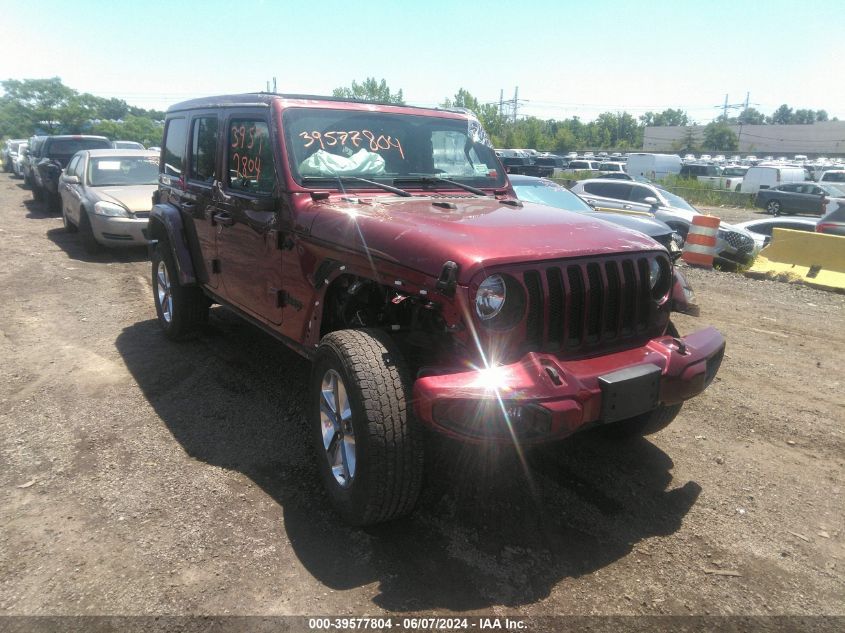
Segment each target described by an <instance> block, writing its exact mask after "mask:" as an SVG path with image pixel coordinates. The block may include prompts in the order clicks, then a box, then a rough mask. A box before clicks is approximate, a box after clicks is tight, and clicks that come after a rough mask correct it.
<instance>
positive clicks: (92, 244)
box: [62, 209, 103, 255]
mask: <svg viewBox="0 0 845 633" xmlns="http://www.w3.org/2000/svg"><path fill="white" fill-rule="evenodd" d="M62 215H63V216H64V214H62ZM68 224H70V222H68ZM68 230H70V229H68ZM79 241H80V242H82V248H84V249H85V252H86V253H88V254H89V255H96V254H97V253H100V252H102V250H103V245H102V244H100V243H99V242H98V241H97V238H96V237H95V236H94V229H93V227H92V226H91V220H90V219H89V218H88V212H87V211H86V210H85V209H80V211H79Z"/></svg>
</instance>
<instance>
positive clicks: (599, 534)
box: [116, 308, 700, 611]
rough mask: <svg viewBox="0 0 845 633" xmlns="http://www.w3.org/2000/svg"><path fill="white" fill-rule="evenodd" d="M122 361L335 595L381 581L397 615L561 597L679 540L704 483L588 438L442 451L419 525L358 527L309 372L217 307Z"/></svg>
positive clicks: (143, 331)
mask: <svg viewBox="0 0 845 633" xmlns="http://www.w3.org/2000/svg"><path fill="white" fill-rule="evenodd" d="M116 344H117V348H118V350H119V351H120V353H121V354H122V356H123V358H124V360H125V362H126V365H127V367H128V368H129V370H130V371H131V372H132V374H133V375H134V377H135V379H136V380H137V382H138V384H139V385H140V387H141V389H142V390H143V392H144V394H145V395H146V397H147V399H148V400H149V402H150V403H151V404H152V405H153V407H154V408H155V410H156V412H157V413H158V415H159V416H160V417H161V420H162V421H163V422H164V424H166V425H167V427H168V428H169V430H170V432H171V433H172V434H173V437H174V438H175V439H176V441H178V442H179V443H180V444H181V445H182V447H183V448H184V449H185V451H186V452H187V453H188V454H189V455H190V456H192V457H194V458H196V459H198V460H202V461H204V462H206V463H208V464H213V465H215V466H221V467H224V468H229V469H232V470H236V471H239V472H242V473H243V474H244V475H246V476H247V477H249V478H250V479H252V480H253V481H254V482H255V483H256V484H258V485H259V486H260V487H261V488H262V489H263V490H264V491H265V492H266V493H267V494H268V495H270V496H271V497H272V498H273V499H274V500H275V501H276V502H277V503H279V504H280V506H281V507H282V509H283V512H284V522H285V529H286V533H287V537H288V539H289V540H290V543H291V545H292V547H293V550H294V551H295V552H296V555H297V556H298V557H299V559H300V561H301V562H302V564H303V565H304V566H305V567H306V568H307V569H308V571H309V572H310V573H311V574H313V576H314V577H315V578H317V579H318V580H319V581H321V582H322V583H324V584H325V585H326V586H327V587H330V588H331V589H334V590H345V589H351V588H355V587H360V586H363V585H367V584H371V583H373V582H378V583H379V594H378V595H377V596H376V598H374V602H375V603H376V604H377V605H378V606H380V607H382V608H384V609H387V610H391V611H413V610H434V609H451V610H455V611H466V610H473V609H489V608H490V607H491V606H494V605H508V606H516V605H522V604H527V603H531V602H534V601H537V600H540V599H542V598H544V597H547V596H548V595H549V593H550V591H551V590H552V589H553V588H554V587H555V585H556V584H558V583H559V582H560V581H561V580H562V579H564V578H567V577H577V576H581V575H584V574H590V573H592V572H594V571H596V570H598V569H601V568H602V567H605V566H606V565H609V564H610V563H613V562H614V561H616V560H618V559H620V558H622V557H624V556H626V555H627V554H628V553H629V552H630V551H631V549H632V547H633V546H634V544H636V543H637V542H638V541H640V540H642V539H645V538H649V537H652V536H659V535H667V534H671V533H673V532H675V531H676V530H678V529H679V527H680V525H681V522H682V520H683V517H684V516H685V515H686V514H687V512H688V511H689V510H690V508H691V507H692V505H693V504H694V503H695V502H696V499H697V497H698V494H699V493H700V487H699V486H698V485H697V484H695V483H694V482H687V483H686V484H685V485H683V486H681V487H679V488H675V489H673V490H668V491H667V489H666V488H667V486H668V485H669V484H670V482H671V479H672V477H671V474H670V470H671V468H672V466H673V463H672V460H671V459H670V458H669V457H668V456H667V455H666V454H665V453H663V452H662V451H661V450H660V449H658V448H657V447H656V446H654V445H653V444H652V443H650V442H648V441H647V440H644V439H637V440H635V441H629V442H627V443H624V444H623V443H619V444H616V443H609V442H608V441H607V440H603V439H601V438H597V437H594V436H592V435H590V434H585V435H584V436H583V437H576V438H573V439H572V440H571V441H568V442H566V443H564V444H562V445H560V444H559V445H556V446H554V447H548V448H545V449H543V450H537V451H533V452H531V453H530V454H529V455H528V456H527V466H528V468H527V470H526V469H524V468H523V467H522V465H521V461H520V460H519V459H518V457H517V456H516V455H515V454H514V451H512V450H510V449H504V450H492V449H487V450H485V449H482V448H479V447H475V446H465V445H460V444H455V443H451V442H445V441H443V440H441V439H439V438H433V437H432V438H429V443H428V449H429V450H428V453H427V482H426V486H425V488H424V491H423V494H422V496H421V498H420V501H419V504H418V507H417V510H416V512H415V513H414V514H413V515H412V516H411V517H409V518H406V519H403V520H401V521H397V522H394V523H391V524H388V525H382V526H378V527H376V528H371V529H367V530H356V529H351V528H348V527H346V526H344V525H342V524H340V522H339V521H338V519H337V518H336V516H335V515H334V514H333V512H332V511H331V510H330V509H329V508H328V506H327V499H326V497H325V495H324V494H323V492H322V489H321V487H320V484H319V482H318V479H317V475H316V467H315V461H314V460H313V458H312V454H311V451H310V446H309V444H308V440H307V435H306V426H305V420H304V411H305V410H306V403H305V397H304V395H303V394H304V393H305V392H306V386H307V376H308V372H309V365H308V363H307V362H306V361H305V360H303V359H301V358H300V357H299V356H297V355H296V354H294V353H293V352H290V351H288V350H287V349H285V348H284V347H282V346H281V345H280V344H278V343H276V342H275V341H274V340H273V339H271V338H270V337H268V336H267V335H265V334H263V333H262V332H260V331H258V330H257V329H255V328H252V327H250V326H248V325H246V324H243V323H242V322H240V321H239V320H238V319H237V317H235V316H233V315H231V314H230V313H228V312H226V311H225V310H222V309H220V308H217V309H215V310H214V311H213V315H212V318H211V323H210V325H209V326H208V327H207V328H206V329H205V330H204V331H203V332H202V333H201V334H200V335H199V336H198V337H197V338H196V339H194V340H191V341H188V342H184V343H180V344H175V343H172V342H170V341H168V340H167V339H165V338H164V336H163V335H162V334H161V332H160V331H159V328H158V325H157V324H156V323H155V321H144V322H140V323H137V324H135V325H132V326H130V327H128V328H126V329H125V330H124V331H123V332H122V334H121V335H120V336H119V337H118V340H117V342H116Z"/></svg>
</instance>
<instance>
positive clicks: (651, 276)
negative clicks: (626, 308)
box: [648, 258, 660, 290]
mask: <svg viewBox="0 0 845 633" xmlns="http://www.w3.org/2000/svg"><path fill="white" fill-rule="evenodd" d="M658 281H660V262H659V261H658V260H657V258H654V259H650V260H648V285H649V288H651V289H652V290H654V287H655V286H656V285H657V282H658Z"/></svg>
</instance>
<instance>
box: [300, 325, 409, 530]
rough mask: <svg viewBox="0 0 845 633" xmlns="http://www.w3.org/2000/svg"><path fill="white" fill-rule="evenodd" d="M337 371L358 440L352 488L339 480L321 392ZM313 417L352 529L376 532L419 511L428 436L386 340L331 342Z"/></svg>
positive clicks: (346, 333) (332, 488)
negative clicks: (325, 439)
mask: <svg viewBox="0 0 845 633" xmlns="http://www.w3.org/2000/svg"><path fill="white" fill-rule="evenodd" d="M330 370H333V371H334V372H336V373H337V374H338V375H339V376H340V378H341V379H342V381H343V384H344V386H345V389H346V394H347V397H348V399H349V406H350V410H351V425H352V429H353V430H354V434H355V462H356V469H355V475H354V477H353V478H352V480H351V482H349V483H348V484H347V485H346V486H343V485H341V484H340V483H338V481H337V480H336V479H335V476H334V475H333V474H332V470H331V467H330V466H329V460H328V458H327V450H326V447H325V446H324V444H323V436H322V432H321V418H320V404H321V398H322V395H321V386H322V382H323V378H324V377H325V376H326V375H327V373H328V372H330ZM309 411H310V415H309V426H310V432H311V436H312V440H313V443H314V446H315V448H316V450H317V464H318V466H317V467H318V469H319V471H320V477H321V479H322V480H323V484H324V485H325V488H326V491H327V492H328V495H329V498H330V499H331V502H332V505H333V506H334V508H335V509H336V510H337V512H338V513H339V514H340V515H341V517H343V519H344V520H345V521H346V522H348V523H350V524H352V525H356V526H364V525H372V524H375V523H381V522H384V521H389V520H391V519H395V518H398V517H401V516H403V515H407V514H409V513H410V512H411V511H412V510H413V508H414V505H415V504H416V501H417V497H418V496H419V492H420V488H421V487H422V478H423V437H422V429H421V428H420V426H419V423H418V422H417V421H416V420H415V419H414V415H413V410H412V405H411V381H410V379H409V372H408V370H407V367H406V365H405V361H404V360H403V358H402V357H401V355H400V354H399V352H398V351H397V349H396V346H395V345H394V343H393V341H392V340H391V339H390V338H389V337H388V336H387V335H386V334H384V333H383V332H381V331H378V330H339V331H336V332H331V333H329V334H327V335H326V336H324V337H323V340H322V341H320V346H319V347H318V349H317V353H316V355H315V357H314V361H313V365H312V371H311V379H310V385H309Z"/></svg>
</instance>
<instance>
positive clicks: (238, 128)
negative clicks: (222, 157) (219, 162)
mask: <svg viewBox="0 0 845 633" xmlns="http://www.w3.org/2000/svg"><path fill="white" fill-rule="evenodd" d="M227 143H228V152H227V156H226V174H227V176H228V180H229V183H228V184H229V188H230V189H232V190H234V191H243V192H244V193H251V194H258V195H268V194H272V193H273V185H274V182H275V180H274V174H275V168H274V166H273V150H272V147H271V146H270V130H269V128H268V127H267V123H266V122H265V121H261V120H256V119H231V120H230V121H229V129H228V134H227Z"/></svg>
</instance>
